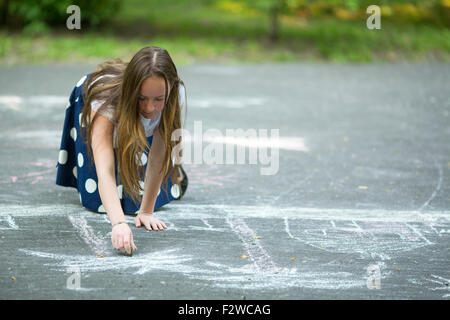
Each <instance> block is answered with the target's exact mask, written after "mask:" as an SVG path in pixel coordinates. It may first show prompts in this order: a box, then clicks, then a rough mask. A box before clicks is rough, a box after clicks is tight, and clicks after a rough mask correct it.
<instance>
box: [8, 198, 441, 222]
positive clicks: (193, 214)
mask: <svg viewBox="0 0 450 320" xmlns="http://www.w3.org/2000/svg"><path fill="white" fill-rule="evenodd" d="M169 208H170V210H168V211H164V212H158V211H156V212H155V215H157V216H159V217H160V218H164V216H165V215H166V214H167V217H168V218H169V217H170V219H186V217H189V219H191V218H195V219H210V218H223V213H224V212H226V213H227V214H229V215H231V216H236V217H241V218H260V219H271V218H279V219H283V218H288V219H294V220H303V219H310V220H326V221H328V222H330V223H334V221H342V220H346V221H352V220H353V221H363V222H419V223H423V222H436V221H438V220H440V219H444V220H445V221H449V220H450V211H446V210H434V211H417V210H394V209H393V210H389V209H348V208H307V207H280V206H270V205H257V206H246V205H226V204H223V205H222V204H186V203H182V204H175V203H170V204H168V205H167V209H169ZM69 214H70V215H72V216H77V215H85V216H92V215H93V213H91V212H90V211H88V210H86V209H84V208H83V207H81V206H80V205H79V204H65V205H61V204H51V205H16V204H0V216H8V215H10V216H14V217H27V216H47V215H53V216H54V215H64V216H68V215H69Z"/></svg>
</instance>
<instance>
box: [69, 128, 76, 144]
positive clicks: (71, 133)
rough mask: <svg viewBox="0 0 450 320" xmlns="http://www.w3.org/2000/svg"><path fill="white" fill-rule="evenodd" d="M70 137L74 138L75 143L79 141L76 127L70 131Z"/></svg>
mask: <svg viewBox="0 0 450 320" xmlns="http://www.w3.org/2000/svg"><path fill="white" fill-rule="evenodd" d="M70 136H71V137H72V139H73V141H77V129H75V127H73V128H72V129H71V130H70Z"/></svg>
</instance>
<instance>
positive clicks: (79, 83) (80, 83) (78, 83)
mask: <svg viewBox="0 0 450 320" xmlns="http://www.w3.org/2000/svg"><path fill="white" fill-rule="evenodd" d="M86 78H87V76H84V77H83V78H81V79H80V80H79V81H78V82H77V87H79V86H81V85H82V84H83V82H84V80H86Z"/></svg>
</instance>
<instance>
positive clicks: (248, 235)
mask: <svg viewBox="0 0 450 320" xmlns="http://www.w3.org/2000/svg"><path fill="white" fill-rule="evenodd" d="M225 221H226V222H227V223H228V225H229V226H230V228H231V231H233V232H234V233H236V234H237V236H238V237H239V239H240V240H241V242H242V244H243V246H244V248H245V251H246V252H247V253H248V257H249V258H250V260H251V261H252V262H253V266H254V267H255V269H256V270H257V271H269V272H274V273H275V272H280V271H281V270H282V269H281V268H280V267H278V266H277V265H276V264H275V263H274V262H273V260H272V258H271V256H270V255H269V254H268V253H267V251H266V250H264V248H263V247H262V246H261V245H260V243H259V241H258V240H257V239H255V238H256V233H255V232H254V231H253V230H252V229H250V228H249V226H248V225H247V224H246V223H245V221H244V220H242V219H239V218H237V219H234V218H230V217H226V218H225ZM252 240H253V241H252Z"/></svg>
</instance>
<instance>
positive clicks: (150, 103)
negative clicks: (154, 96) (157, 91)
mask: <svg viewBox="0 0 450 320" xmlns="http://www.w3.org/2000/svg"><path fill="white" fill-rule="evenodd" d="M145 110H146V111H147V112H152V111H153V110H155V107H154V106H153V102H152V101H151V100H149V101H148V102H147V105H146V106H145Z"/></svg>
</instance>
